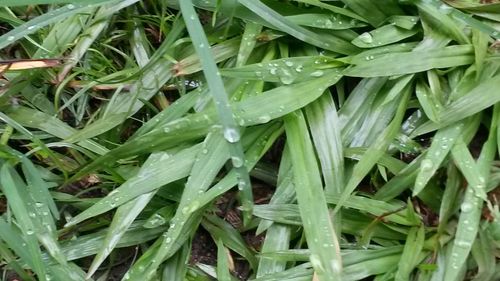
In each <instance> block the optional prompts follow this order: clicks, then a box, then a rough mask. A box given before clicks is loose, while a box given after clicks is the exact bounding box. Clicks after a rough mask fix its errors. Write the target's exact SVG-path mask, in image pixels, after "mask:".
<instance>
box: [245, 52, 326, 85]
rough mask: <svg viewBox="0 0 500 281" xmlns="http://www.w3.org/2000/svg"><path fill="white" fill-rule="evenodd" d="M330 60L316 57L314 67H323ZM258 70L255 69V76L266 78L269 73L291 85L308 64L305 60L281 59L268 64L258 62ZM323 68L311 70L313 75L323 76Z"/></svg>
mask: <svg viewBox="0 0 500 281" xmlns="http://www.w3.org/2000/svg"><path fill="white" fill-rule="evenodd" d="M327 62H328V60H327V59H326V58H325V59H316V60H315V61H314V67H321V65H322V64H325V63H327ZM257 66H258V67H259V69H258V70H256V71H255V76H257V77H258V78H265V76H266V75H267V74H269V75H271V76H274V77H277V78H278V79H277V80H279V81H280V82H281V83H283V84H284V85H290V84H292V83H294V82H295V80H297V78H298V77H299V76H302V75H301V73H302V72H303V71H304V69H305V68H306V66H305V65H304V63H303V62H299V61H297V60H293V59H286V60H279V61H274V62H269V63H268V64H267V65H264V64H258V65H257ZM323 74H324V71H323V70H320V69H318V70H314V69H313V70H312V71H311V72H310V74H309V75H310V76H311V77H321V76H323ZM272 80H274V79H272Z"/></svg>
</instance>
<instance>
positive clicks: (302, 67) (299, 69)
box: [295, 65, 304, 72]
mask: <svg viewBox="0 0 500 281" xmlns="http://www.w3.org/2000/svg"><path fill="white" fill-rule="evenodd" d="M303 69H304V66H302V65H298V66H297V67H296V68H295V71H297V72H302V70H303Z"/></svg>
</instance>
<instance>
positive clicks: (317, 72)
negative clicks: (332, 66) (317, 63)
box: [310, 70, 325, 77]
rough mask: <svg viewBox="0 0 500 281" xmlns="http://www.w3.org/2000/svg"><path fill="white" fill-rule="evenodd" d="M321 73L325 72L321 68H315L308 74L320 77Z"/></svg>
mask: <svg viewBox="0 0 500 281" xmlns="http://www.w3.org/2000/svg"><path fill="white" fill-rule="evenodd" d="M323 74H325V73H324V72H323V71H322V70H316V71H314V72H313V73H311V74H310V75H311V76H312V77H321V76H323Z"/></svg>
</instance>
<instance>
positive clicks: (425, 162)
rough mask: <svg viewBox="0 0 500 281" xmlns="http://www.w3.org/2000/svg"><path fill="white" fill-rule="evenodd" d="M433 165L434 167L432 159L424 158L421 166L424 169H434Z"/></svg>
mask: <svg viewBox="0 0 500 281" xmlns="http://www.w3.org/2000/svg"><path fill="white" fill-rule="evenodd" d="M432 167H434V163H432V160H430V159H424V160H422V164H420V168H421V169H422V170H423V171H430V170H432Z"/></svg>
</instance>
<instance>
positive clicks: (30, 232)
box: [26, 229, 35, 235]
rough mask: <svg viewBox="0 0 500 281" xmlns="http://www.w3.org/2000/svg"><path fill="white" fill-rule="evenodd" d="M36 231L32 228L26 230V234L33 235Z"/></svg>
mask: <svg viewBox="0 0 500 281" xmlns="http://www.w3.org/2000/svg"><path fill="white" fill-rule="evenodd" d="M33 234H35V232H34V231H33V230H31V229H28V230H26V235H33Z"/></svg>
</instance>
